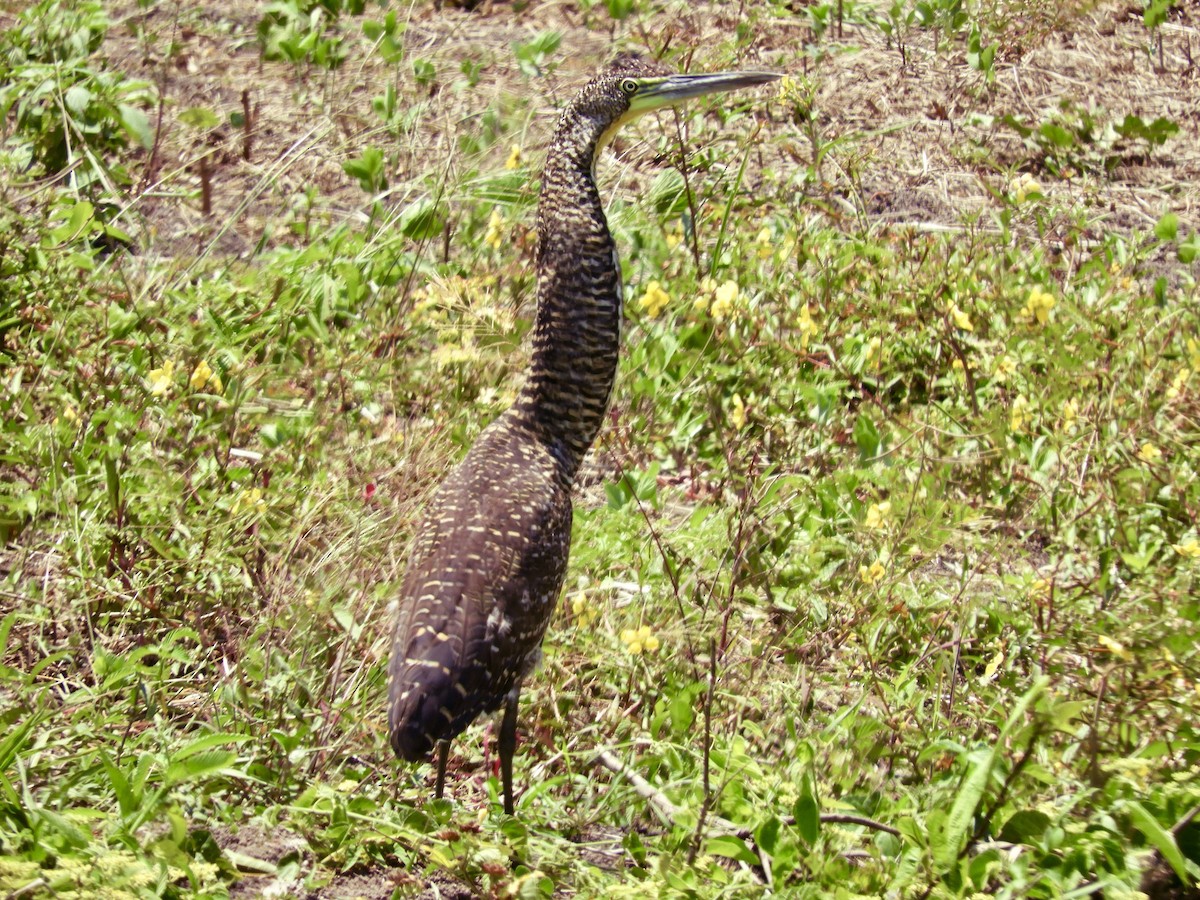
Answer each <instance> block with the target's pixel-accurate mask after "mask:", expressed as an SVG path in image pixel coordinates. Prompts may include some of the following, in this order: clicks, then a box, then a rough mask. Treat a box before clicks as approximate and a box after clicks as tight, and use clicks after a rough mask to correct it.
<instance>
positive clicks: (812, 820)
mask: <svg viewBox="0 0 1200 900" xmlns="http://www.w3.org/2000/svg"><path fill="white" fill-rule="evenodd" d="M792 815H793V817H795V819H796V830H797V831H799V832H800V839H801V840H803V841H804V843H805V844H808V845H809V846H810V847H811V846H812V845H813V844H814V843H816V841H817V838H818V837H819V836H820V834H821V807H820V804H819V803H818V802H817V797H816V792H815V791H814V790H813V783H812V778H811V777H810V776H809V775H808V774H807V773H806V774H805V776H804V782H803V784H802V785H801V786H800V797H799V798H798V799H797V800H796V804H795V806H793V807H792Z"/></svg>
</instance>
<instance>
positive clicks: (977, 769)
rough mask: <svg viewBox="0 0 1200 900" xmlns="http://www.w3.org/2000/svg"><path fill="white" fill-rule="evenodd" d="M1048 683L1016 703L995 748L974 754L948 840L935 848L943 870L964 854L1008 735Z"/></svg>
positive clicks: (950, 821)
mask: <svg viewBox="0 0 1200 900" xmlns="http://www.w3.org/2000/svg"><path fill="white" fill-rule="evenodd" d="M1047 682H1048V679H1046V678H1039V679H1038V680H1037V682H1035V683H1034V685H1033V687H1031V688H1030V689H1029V690H1028V691H1026V692H1025V694H1024V696H1022V697H1021V699H1020V700H1018V701H1017V704H1016V706H1015V707H1014V708H1013V711H1012V713H1011V714H1010V715H1009V717H1008V720H1007V721H1006V722H1005V723H1004V728H1002V729H1001V730H1000V734H999V736H998V737H997V739H996V743H995V744H993V745H992V746H991V747H990V748H988V749H987V750H986V751H985V752H984V754H983V755H982V756H981V757H979V756H977V755H976V754H972V756H976V761H975V762H974V763H973V764H972V765H971V766H970V768H969V770H968V772H967V777H966V778H964V779H963V783H962V785H961V786H960V787H959V789H958V795H957V796H956V797H955V798H954V804H953V805H952V806H951V807H950V813H949V815H948V816H947V817H946V830H945V839H944V841H943V842H942V844H941V845H940V846H935V847H934V859H936V860H937V862H938V863H939V865H941V866H942V867H943V868H949V867H950V866H951V865H953V863H954V861H955V860H957V859H958V856H959V853H960V852H961V851H962V848H963V843H964V841H965V840H966V839H967V837H968V835H969V833H970V831H971V826H972V823H973V822H974V820H975V811H976V810H977V809H978V808H979V805H980V803H982V802H983V797H984V794H985V792H986V791H987V786H988V781H989V780H990V779H991V777H992V769H993V768H995V765H996V761H997V760H998V759H999V758H1000V748H1001V747H1002V746H1004V743H1005V741H1006V739H1007V738H1008V735H1009V734H1010V733H1011V732H1012V731H1013V729H1014V728H1016V726H1017V724H1018V723H1019V722H1020V721H1021V720H1022V719H1024V717H1025V713H1026V711H1027V710H1028V709H1029V707H1030V706H1031V705H1032V704H1033V702H1034V701H1035V700H1037V699H1038V697H1040V696H1041V694H1042V692H1043V691H1044V690H1045V689H1046V684H1047Z"/></svg>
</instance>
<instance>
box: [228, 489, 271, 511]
mask: <svg viewBox="0 0 1200 900" xmlns="http://www.w3.org/2000/svg"><path fill="white" fill-rule="evenodd" d="M229 511H230V512H231V513H233V514H234V515H235V516H237V515H241V514H242V513H259V514H261V513H264V512H266V511H267V501H266V500H264V499H263V492H262V488H243V489H242V490H240V491H238V492H237V493H236V494H234V495H233V503H232V504H231V505H230V507H229Z"/></svg>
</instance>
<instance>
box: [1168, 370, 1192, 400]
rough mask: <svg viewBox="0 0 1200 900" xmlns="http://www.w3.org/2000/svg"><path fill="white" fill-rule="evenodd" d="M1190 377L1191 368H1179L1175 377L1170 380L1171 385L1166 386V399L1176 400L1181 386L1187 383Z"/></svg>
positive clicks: (1180, 391) (1181, 389) (1180, 392)
mask: <svg viewBox="0 0 1200 900" xmlns="http://www.w3.org/2000/svg"><path fill="white" fill-rule="evenodd" d="M1191 377H1192V370H1191V369H1180V370H1179V371H1178V372H1177V373H1176V374H1175V377H1174V378H1173V379H1172V380H1171V386H1170V387H1169V388H1167V399H1168V400H1178V399H1179V395H1180V394H1182V393H1183V388H1184V386H1185V385H1186V384H1187V381H1188V379H1189V378H1191Z"/></svg>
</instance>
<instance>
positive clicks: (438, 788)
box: [433, 741, 450, 800]
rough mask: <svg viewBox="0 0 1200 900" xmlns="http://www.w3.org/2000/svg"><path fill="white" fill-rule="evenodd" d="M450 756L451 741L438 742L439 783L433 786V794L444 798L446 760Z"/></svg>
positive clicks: (438, 797)
mask: <svg viewBox="0 0 1200 900" xmlns="http://www.w3.org/2000/svg"><path fill="white" fill-rule="evenodd" d="M449 758H450V742H449V741H438V742H437V784H436V785H435V786H434V788H433V796H435V797H436V798H437V799H439V800H441V799H442V788H443V787H445V785H446V760H447V759H449Z"/></svg>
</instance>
